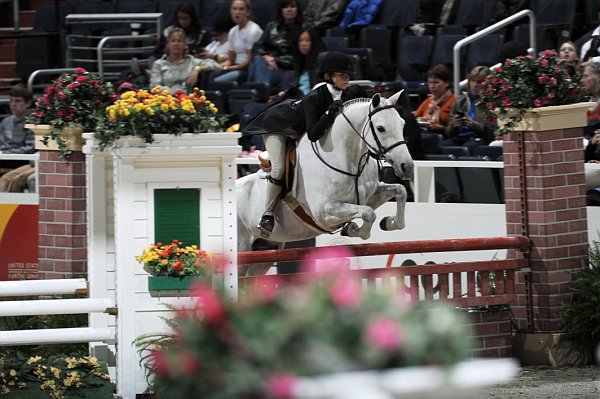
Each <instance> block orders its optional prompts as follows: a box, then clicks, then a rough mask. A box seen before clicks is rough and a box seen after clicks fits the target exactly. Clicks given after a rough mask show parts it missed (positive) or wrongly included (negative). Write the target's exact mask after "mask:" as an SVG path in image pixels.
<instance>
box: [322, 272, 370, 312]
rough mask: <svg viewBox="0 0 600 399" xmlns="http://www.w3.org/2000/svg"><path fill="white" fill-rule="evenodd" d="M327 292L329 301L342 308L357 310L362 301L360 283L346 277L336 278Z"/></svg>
mask: <svg viewBox="0 0 600 399" xmlns="http://www.w3.org/2000/svg"><path fill="white" fill-rule="evenodd" d="M328 291H329V297H330V298H331V301H332V302H333V303H334V304H335V305H336V306H340V307H342V308H353V309H354V308H357V307H358V306H359V305H360V303H361V301H362V289H361V286H360V282H359V281H358V280H357V279H356V278H353V277H350V276H347V275H340V277H338V278H336V279H335V280H334V281H333V283H332V284H331V285H330V286H329V290H328Z"/></svg>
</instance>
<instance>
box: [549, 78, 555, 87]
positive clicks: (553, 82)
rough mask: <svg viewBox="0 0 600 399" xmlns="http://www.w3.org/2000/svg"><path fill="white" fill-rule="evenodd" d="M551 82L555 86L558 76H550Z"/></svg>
mask: <svg viewBox="0 0 600 399" xmlns="http://www.w3.org/2000/svg"><path fill="white" fill-rule="evenodd" d="M550 84H551V85H552V86H555V85H556V78H554V77H552V78H550Z"/></svg>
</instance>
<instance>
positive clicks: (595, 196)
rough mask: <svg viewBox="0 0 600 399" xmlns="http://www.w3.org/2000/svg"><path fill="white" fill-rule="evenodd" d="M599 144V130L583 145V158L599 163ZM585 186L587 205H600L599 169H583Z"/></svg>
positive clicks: (586, 160)
mask: <svg viewBox="0 0 600 399" xmlns="http://www.w3.org/2000/svg"><path fill="white" fill-rule="evenodd" d="M599 144H600V130H597V131H596V133H594V136H593V137H592V138H590V140H589V141H588V143H587V145H586V146H585V152H584V160H585V162H590V163H600V152H598V147H599V146H598V145H599ZM585 186H586V189H587V202H588V205H595V206H598V205H600V170H597V169H587V168H586V170H585Z"/></svg>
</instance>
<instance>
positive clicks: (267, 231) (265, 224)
mask: <svg viewBox="0 0 600 399" xmlns="http://www.w3.org/2000/svg"><path fill="white" fill-rule="evenodd" d="M256 227H258V229H259V230H260V232H261V233H263V234H264V235H265V236H266V237H270V236H271V233H272V232H273V227H275V218H274V217H273V216H271V215H263V216H262V218H261V219H260V222H258V226H256Z"/></svg>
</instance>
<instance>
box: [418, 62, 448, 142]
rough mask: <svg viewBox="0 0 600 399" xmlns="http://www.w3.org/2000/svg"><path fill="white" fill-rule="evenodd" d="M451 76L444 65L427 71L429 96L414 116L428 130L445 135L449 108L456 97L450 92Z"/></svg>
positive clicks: (435, 66)
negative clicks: (425, 125)
mask: <svg viewBox="0 0 600 399" xmlns="http://www.w3.org/2000/svg"><path fill="white" fill-rule="evenodd" d="M451 79H452V74H451V72H450V69H448V67H447V66H446V65H443V64H438V65H434V66H432V67H431V68H430V69H429V71H427V87H428V89H429V92H430V93H431V95H430V96H429V97H427V98H426V99H425V101H423V102H422V103H421V105H419V108H417V110H416V111H415V116H416V117H417V120H418V121H419V122H424V123H427V124H428V130H429V131H430V132H434V133H441V134H443V135H444V136H445V135H446V127H447V126H448V123H449V121H450V108H451V107H452V104H454V101H455V100H456V96H455V95H454V93H452V92H451V91H450V80H451Z"/></svg>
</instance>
